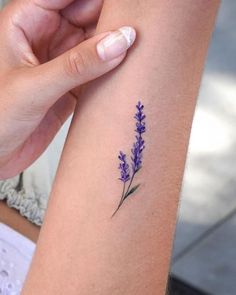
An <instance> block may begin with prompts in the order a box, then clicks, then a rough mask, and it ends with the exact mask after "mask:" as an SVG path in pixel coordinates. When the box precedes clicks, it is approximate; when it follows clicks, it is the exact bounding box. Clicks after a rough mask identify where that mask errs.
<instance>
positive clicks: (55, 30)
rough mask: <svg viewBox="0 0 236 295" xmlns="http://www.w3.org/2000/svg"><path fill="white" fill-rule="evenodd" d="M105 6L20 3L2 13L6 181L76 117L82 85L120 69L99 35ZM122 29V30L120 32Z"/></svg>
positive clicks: (37, 0) (0, 129)
mask: <svg viewBox="0 0 236 295" xmlns="http://www.w3.org/2000/svg"><path fill="white" fill-rule="evenodd" d="M101 6H102V0H78V1H72V0H54V1H45V0H19V1H12V2H10V4H9V5H7V6H6V7H5V8H4V9H3V11H1V13H0V19H1V30H0V44H1V51H0V88H1V96H0V104H1V108H0V138H1V143H0V179H5V178H10V177H12V176H15V175H16V174H18V173H19V172H21V171H23V170H24V169H25V168H27V167H28V166H29V165H30V164H32V163H33V162H34V161H35V160H36V159H37V158H38V157H39V156H40V155H41V154H42V153H43V151H44V150H45V149H46V148H47V146H48V145H49V143H50V142H51V141H52V139H53V137H54V136H55V134H56V133H57V132H58V130H59V129H60V127H61V126H62V124H63V123H64V122H65V120H66V119H67V118H68V116H69V115H70V114H71V113H72V112H73V111H74V108H75V104H76V101H77V100H78V98H79V96H80V87H79V86H81V85H82V84H84V83H86V82H88V81H90V80H92V79H95V78H97V77H99V76H101V75H103V74H104V73H107V72H108V71H110V70H112V69H114V68H115V67H116V66H118V65H119V64H120V63H121V61H122V60H123V59H124V57H125V55H126V54H125V52H123V53H122V54H120V55H119V56H117V57H116V58H114V59H112V60H110V61H104V60H101V59H100V58H99V56H98V54H97V51H96V45H97V43H98V42H99V41H100V40H102V39H103V38H104V37H105V36H107V35H108V34H109V32H110V30H108V32H103V33H102V34H99V35H96V36H95V35H94V28H95V26H96V23H97V19H98V17H99V14H100V10H101ZM116 29H117V28H116Z"/></svg>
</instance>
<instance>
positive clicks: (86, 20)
mask: <svg viewBox="0 0 236 295" xmlns="http://www.w3.org/2000/svg"><path fill="white" fill-rule="evenodd" d="M102 4H103V0H76V1H74V2H72V3H71V4H70V5H69V6H67V7H66V8H65V9H64V10H62V12H61V13H62V15H63V16H64V17H65V18H67V19H68V20H69V21H70V22H71V23H73V24H74V25H76V26H85V25H88V24H91V23H93V22H95V21H97V20H98V17H99V15H100V12H101V9H102Z"/></svg>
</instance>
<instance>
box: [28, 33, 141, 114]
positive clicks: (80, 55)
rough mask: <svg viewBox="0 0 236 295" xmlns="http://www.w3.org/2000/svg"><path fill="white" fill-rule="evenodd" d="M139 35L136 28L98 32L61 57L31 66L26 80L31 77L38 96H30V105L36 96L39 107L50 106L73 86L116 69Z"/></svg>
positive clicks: (30, 83)
mask: <svg viewBox="0 0 236 295" xmlns="http://www.w3.org/2000/svg"><path fill="white" fill-rule="evenodd" d="M135 38H136V32H135V30H134V29H133V28H131V27H122V28H120V29H119V30H117V31H114V32H107V33H102V34H99V35H96V36H95V37H92V38H91V39H88V40H86V41H84V42H82V43H80V44H79V45H78V46H76V47H74V48H73V49H71V50H69V51H67V52H66V53H64V54H62V55H61V56H59V57H57V58H55V59H53V60H51V61H49V62H47V63H45V64H42V65H39V66H36V67H34V68H32V69H30V70H29V71H28V78H27V79H24V80H27V88H28V89H29V85H32V88H33V89H32V88H31V87H30V88H31V89H32V90H33V93H34V95H33V93H32V95H28V96H27V104H29V103H30V101H29V99H30V97H32V99H33V101H32V103H33V105H35V106H36V108H38V107H40V108H49V107H51V106H52V105H53V104H54V103H55V102H56V100H58V99H59V98H60V97H61V96H62V95H64V94H65V93H67V92H68V91H70V90H71V89H73V88H75V87H78V86H80V85H82V84H84V83H86V82H88V81H90V80H93V79H95V78H97V77H99V76H102V75H103V74H105V73H107V72H109V71H110V70H112V69H114V68H115V67H117V66H118V65H119V64H120V63H121V62H122V60H123V59H124V57H125V56H126V52H127V50H128V48H129V47H130V46H131V45H132V44H133V43H134V41H135ZM29 80H30V81H29ZM29 91H30V90H29Z"/></svg>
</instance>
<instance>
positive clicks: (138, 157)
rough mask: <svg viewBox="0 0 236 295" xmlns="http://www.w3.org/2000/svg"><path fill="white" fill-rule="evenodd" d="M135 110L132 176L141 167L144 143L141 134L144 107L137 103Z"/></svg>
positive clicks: (144, 128) (143, 124) (142, 130)
mask: <svg viewBox="0 0 236 295" xmlns="http://www.w3.org/2000/svg"><path fill="white" fill-rule="evenodd" d="M136 108H137V113H136V114H135V116H134V118H135V119H136V120H137V122H136V129H135V132H137V135H136V136H135V137H136V142H135V143H134V144H133V148H132V149H131V152H132V157H131V160H132V169H133V173H134V174H135V173H136V172H138V170H139V169H140V168H141V167H142V156H143V154H142V152H143V150H144V148H145V145H144V144H145V142H144V140H143V138H142V134H143V133H144V132H145V131H146V125H145V122H144V119H145V118H146V116H145V115H144V113H143V109H144V105H142V103H141V102H140V101H139V102H138V104H137V105H136Z"/></svg>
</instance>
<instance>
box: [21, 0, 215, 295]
mask: <svg viewBox="0 0 236 295" xmlns="http://www.w3.org/2000/svg"><path fill="white" fill-rule="evenodd" d="M217 6H218V1H205V0H204V1H203V0H202V1H166V0H165V1H164V0H163V1H161V0H159V1H156V0H147V1H143V2H140V1H138V0H135V1H125V0H123V1H116V0H107V1H105V4H104V9H103V12H102V15H101V19H100V22H99V26H98V31H105V30H107V29H109V30H110V29H113V28H114V29H115V28H118V27H119V26H120V25H125V24H127V25H133V26H134V27H135V28H137V31H138V42H137V44H136V47H135V48H134V49H133V50H132V52H131V53H130V55H129V56H128V57H127V60H126V61H125V63H124V64H123V65H122V66H121V67H119V69H118V70H116V72H113V73H111V74H109V75H107V76H106V77H104V78H102V79H99V80H97V81H96V82H93V83H91V84H90V85H89V87H88V88H85V89H84V92H83V97H82V99H81V100H80V101H79V103H78V105H77V109H76V113H75V116H74V119H73V123H72V127H71V129H70V133H69V137H68V139H67V142H66V146H65V149H64V152H63V156H62V159H61V162H60V166H59V170H58V173H57V177H56V181H55V184H54V188H53V192H52V195H51V197H50V201H49V206H48V210H47V213H46V216H45V221H44V224H43V227H42V230H41V233H40V237H39V241H38V245H37V250H36V255H35V257H34V259H33V263H32V267H31V270H30V272H29V276H28V278H27V281H26V285H25V289H24V292H23V293H22V294H23V295H26V294H32V293H33V294H35V295H37V294H41V295H43V294H47V295H49V294H70V295H73V294H86V295H87V294H88V295H90V294H102V295H105V294H107V295H108V294H113V295H115V294H117V295H118V294H123V295H125V294H127V295H132V294H135V295H137V294H140V295H141V294H142V295H143V294H164V291H165V286H166V280H167V274H168V268H169V262H170V255H171V247H172V239H173V232H174V228H175V220H176V211H177V205H178V198H179V191H180V186H181V181H182V175H183V169H184V163H185V157H186V150H187V145H188V139H189V133H190V128H191V123H192V116H193V112H194V108H195V100H196V96H197V92H198V88H199V83H200V77H201V73H202V68H203V63H204V59H205V55H206V51H207V47H208V41H209V37H210V35H211V31H212V28H213V24H214V18H215V14H216V11H217ZM138 100H141V101H142V103H143V104H144V106H145V114H146V119H145V120H146V124H147V129H146V132H145V134H144V138H145V145H146V147H145V150H144V151H143V153H144V157H143V164H142V169H141V170H140V171H139V172H138V173H137V175H136V178H135V181H136V183H141V186H140V187H139V188H138V190H137V191H136V192H135V193H134V194H133V195H132V196H130V197H129V198H127V199H126V200H125V202H124V203H123V205H122V207H121V208H120V209H119V211H118V212H117V213H116V215H115V216H114V217H112V218H111V215H112V214H113V212H114V210H115V209H116V207H117V205H118V203H119V201H120V195H121V186H122V184H121V181H120V180H118V177H119V174H118V173H119V172H118V169H117V166H118V158H117V156H118V153H119V151H120V150H124V151H126V152H127V153H128V154H130V148H131V147H132V144H133V141H134V132H133V131H134V118H133V116H134V112H135V105H136V103H137V101H138Z"/></svg>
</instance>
